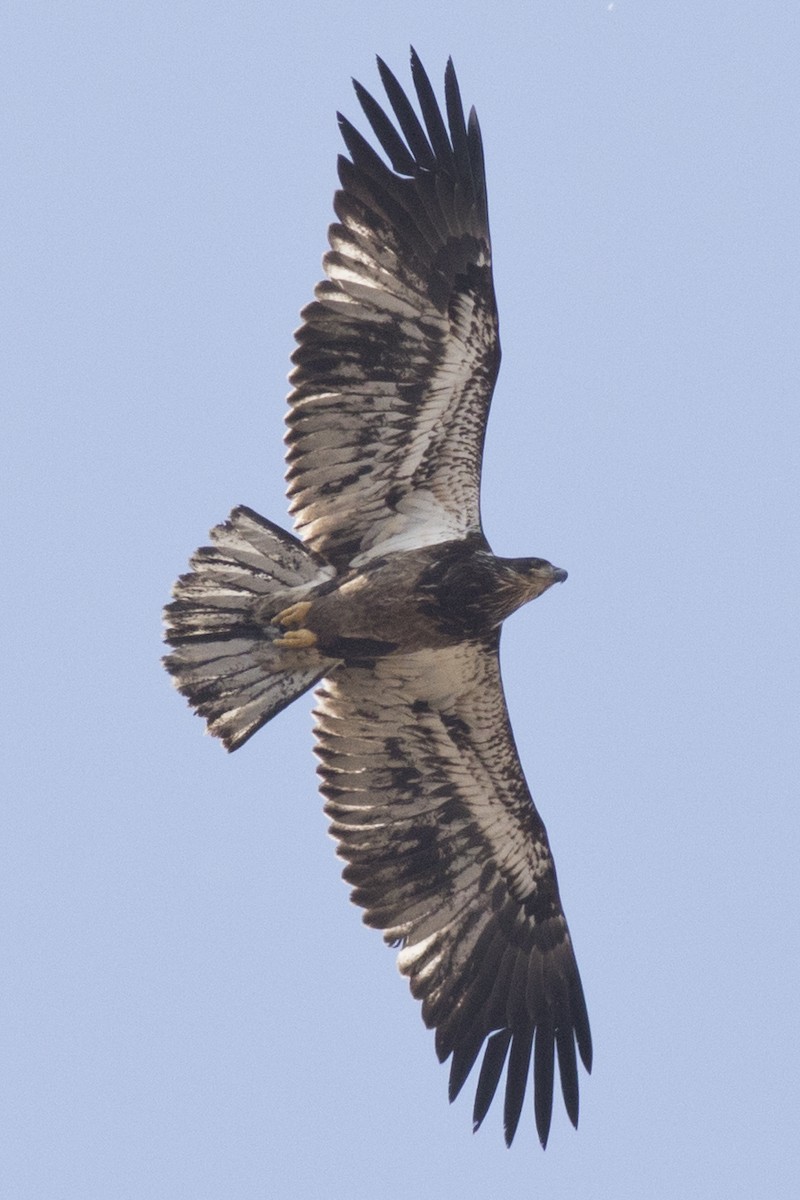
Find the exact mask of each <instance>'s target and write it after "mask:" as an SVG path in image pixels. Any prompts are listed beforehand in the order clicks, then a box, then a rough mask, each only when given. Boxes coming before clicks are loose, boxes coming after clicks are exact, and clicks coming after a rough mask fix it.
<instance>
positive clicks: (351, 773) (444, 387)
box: [165, 51, 592, 1145]
mask: <svg viewBox="0 0 800 1200" xmlns="http://www.w3.org/2000/svg"><path fill="white" fill-rule="evenodd" d="M378 66H379V71H380V76H381V80H382V82H383V85H384V88H385V90H386V93H387V96H388V99H389V104H390V106H391V109H392V112H393V117H390V116H388V115H387V114H386V112H385V111H384V110H383V109H382V108H381V107H380V106H379V105H378V103H377V102H376V101H375V100H374V99H373V98H372V96H370V95H369V93H367V92H366V91H365V90H364V89H363V88H362V87H361V86H360V85H359V84H356V85H355V87H356V92H357V95H358V98H359V101H360V103H361V105H362V107H363V109H364V112H365V114H366V116H367V119H368V120H369V123H370V125H371V127H372V130H373V132H374V134H375V136H376V138H377V140H378V142H379V143H380V146H381V148H382V150H383V152H384V154H385V156H386V159H387V160H388V165H387V162H386V161H384V159H383V158H382V157H380V156H379V154H378V153H377V152H376V151H375V150H374V149H373V148H372V147H371V146H370V145H369V143H368V142H367V141H366V140H365V139H364V138H363V137H362V136H361V134H359V133H358V132H357V131H356V129H355V128H354V127H353V126H352V125H351V124H350V123H349V122H348V121H346V120H345V119H344V118H343V117H341V116H340V117H339V124H340V128H341V130H342V134H343V137H344V140H345V143H346V146H347V149H348V152H349V158H344V157H342V158H340V160H339V177H340V180H341V190H340V191H338V192H337V193H336V198H335V202H334V203H335V209H336V215H337V217H338V221H337V223H336V224H334V225H332V226H331V229H330V234H329V238H330V245H331V249H330V251H329V252H328V253H327V254H326V256H325V259H324V266H325V271H326V275H327V279H326V280H325V282H323V283H321V284H319V285H318V287H317V289H316V299H315V300H314V301H313V302H312V303H311V304H310V305H308V307H307V308H306V309H305V310H304V312H303V314H302V315H303V325H302V326H301V328H300V330H299V331H298V333H297V335H296V336H297V341H298V348H297V350H296V351H295V354H294V359H293V361H294V363H295V368H294V371H293V373H292V377H291V378H292V383H293V387H294V390H293V391H292V393H291V396H290V398H289V404H290V411H289V416H288V418H287V420H288V425H289V431H288V434H287V439H286V440H287V444H288V452H287V461H288V464H289V466H288V474H287V479H288V494H289V498H290V502H291V512H292V513H293V515H294V519H295V524H296V529H297V532H298V535H299V539H298V538H295V537H293V536H292V535H290V534H288V533H285V532H284V531H283V530H281V529H280V528H278V527H277V526H274V525H272V524H271V523H270V522H268V521H266V520H265V519H264V518H262V517H259V516H258V514H256V513H254V512H252V510H250V509H248V508H244V507H239V508H237V509H234V510H233V512H232V513H231V514H230V516H229V518H228V520H227V521H226V522H224V523H223V524H222V525H219V526H217V527H216V528H215V529H214V530H212V532H211V538H212V544H211V546H208V547H205V548H203V549H201V550H198V551H197V552H196V554H195V555H194V557H193V558H192V561H191V567H192V569H191V571H190V572H189V573H187V574H186V575H183V576H181V578H180V579H179V581H178V583H177V584H176V585H175V589H174V599H173V601H172V603H171V604H170V605H169V606H168V607H167V610H166V619H167V639H168V641H169V642H170V643H171V646H172V651H171V653H170V654H169V655H168V656H167V658H166V659H165V663H166V665H167V668H168V669H169V670H170V672H171V673H172V674H173V676H174V677H175V682H176V684H177V686H178V687H179V688H180V690H181V691H182V692H183V693H184V694H185V695H186V696H188V698H189V700H190V701H191V703H192V704H193V705H194V707H195V708H196V709H197V711H198V712H199V713H200V715H201V716H203V717H205V718H206V720H207V721H208V726H209V729H210V731H211V732H212V733H214V734H216V735H217V736H219V737H220V738H222V740H223V741H224V743H225V745H226V746H227V747H228V748H229V749H236V748H237V747H238V746H240V745H241V744H242V743H243V742H244V741H246V740H247V739H248V738H249V737H250V736H252V734H253V733H254V732H255V731H256V730H257V729H258V728H260V727H261V725H263V724H264V723H265V722H266V721H268V720H269V719H270V718H271V717H273V716H274V715H275V714H276V713H277V712H279V711H280V709H281V708H283V707H285V705H286V704H288V703H290V702H291V700H293V699H294V698H295V697H296V696H298V695H300V694H301V693H302V692H304V691H305V690H307V689H308V688H309V687H311V686H313V685H314V684H316V683H320V681H322V682H321V684H320V687H319V689H318V692H317V709H316V714H315V715H316V718H317V725H316V730H315V733H316V738H317V753H318V755H319V757H320V760H321V765H320V768H319V771H320V775H321V777H322V792H323V794H324V796H325V799H326V804H325V809H326V812H327V813H328V815H329V816H330V817H331V821H332V824H331V831H332V833H333V834H334V836H335V837H336V838H337V839H338V842H339V853H340V854H341V855H342V857H343V858H344V859H346V861H347V866H346V868H345V871H344V876H345V879H346V880H347V881H348V882H349V883H351V884H352V885H353V888H354V890H353V899H354V900H355V902H356V903H357V904H360V905H361V906H362V907H363V908H364V909H365V915H364V919H365V921H366V922H367V923H368V924H369V925H372V926H375V927H377V928H379V929H381V930H383V932H384V937H385V939H386V940H387V941H388V942H389V943H391V944H392V945H396V946H399V947H400V953H399V966H400V969H401V971H402V972H403V973H404V974H405V975H407V976H408V978H409V981H410V985H411V990H412V992H413V994H414V995H415V996H416V997H417V998H418V999H419V1000H421V1002H422V1014H423V1018H424V1020H425V1022H426V1024H427V1025H428V1026H429V1027H431V1028H434V1029H435V1030H436V1052H437V1054H438V1056H439V1058H440V1060H442V1061H444V1060H445V1059H447V1058H449V1057H451V1058H452V1062H451V1068H450V1096H451V1099H452V1098H453V1097H454V1096H455V1095H456V1094H457V1093H458V1092H459V1090H460V1089H461V1087H462V1085H463V1084H464V1082H465V1080H466V1078H467V1076H468V1074H469V1072H470V1070H471V1069H472V1067H473V1065H474V1063H475V1061H476V1060H477V1058H478V1056H479V1055H480V1054H481V1052H483V1060H482V1066H481V1070H480V1075H479V1079H478V1084H477V1091H476V1098H475V1106H474V1114H473V1115H474V1126H475V1128H477V1127H478V1126H479V1125H480V1123H481V1122H482V1120H483V1118H484V1116H485V1114H486V1111H487V1109H488V1107H489V1104H490V1103H491V1100H492V1098H493V1096H494V1094H495V1091H496V1088H497V1085H498V1083H499V1080H500V1078H501V1076H502V1073H503V1069H504V1067H505V1069H506V1082H505V1104H504V1126H505V1135H506V1141H507V1142H508V1143H509V1144H510V1142H511V1140H512V1138H513V1136H514V1133H515V1131H516V1128H517V1124H518V1121H519V1118H520V1113H521V1109H522V1104H523V1099H524V1095H525V1090H526V1082H527V1079H528V1077H529V1075H530V1074H531V1070H532V1075H533V1081H534V1111H535V1119H536V1126H537V1129H538V1133H539V1137H540V1140H541V1142H542V1144H543V1145H544V1144H545V1143H546V1141H547V1136H548V1132H549V1128H550V1118H551V1111H552V1097H553V1084H554V1074H555V1060H556V1058H557V1060H558V1066H559V1073H560V1078H561V1089H562V1093H563V1096H564V1101H565V1105H566V1108H567V1112H568V1114H569V1117H570V1119H571V1120H572V1122H573V1123H574V1124H577V1120H578V1074H577V1056H576V1047H577V1051H578V1053H579V1055H580V1057H581V1059H582V1061H583V1063H584V1065H585V1066H586V1069H587V1070H589V1069H590V1067H591V1054H592V1051H591V1036H590V1032H589V1022H588V1017H587V1014H586V1006H585V1003H584V998H583V991H582V987H581V982H580V977H579V974H578V968H577V965H576V962H575V956H574V953H573V948H572V941H571V938H570V934H569V930H568V928H567V924H566V920H565V918H564V913H563V909H562V907H561V901H560V898H559V892H558V885H557V882H556V874H555V867H554V865H553V859H552V855H551V853H550V848H549V844H548V840H547V834H546V832H545V828H544V825H543V824H542V821H541V818H540V817H539V814H538V812H537V811H536V808H535V806H534V804H533V801H532V799H531V796H530V793H529V791H528V788H527V785H526V783H525V779H524V776H523V773H522V769H521V766H520V762H519V758H518V755H517V751H516V747H515V744H514V738H513V734H512V731H511V727H510V724H509V720H508V714H507V711H506V705H505V700H504V696H503V688H502V682H501V678H500V665H499V641H500V628H501V624H502V621H503V620H504V618H505V617H506V616H508V615H509V613H511V612H513V611H514V609H516V608H518V607H519V606H520V605H521V604H523V603H525V602H526V601H528V600H530V599H533V598H534V597H535V596H537V595H539V594H541V592H543V591H544V590H545V589H546V588H548V587H549V586H551V584H553V583H555V582H558V581H560V580H562V579H564V578H566V573H565V572H563V571H559V570H558V569H557V568H554V567H552V566H551V565H550V564H549V563H547V562H545V561H544V560H542V559H538V558H527V559H498V558H496V557H495V556H494V555H493V554H492V552H491V550H490V549H489V546H488V543H487V542H486V539H485V537H484V535H483V531H482V527H481V521H480V495H479V491H480V471H481V457H482V451H483V440H484V432H485V428H486V419H487V414H488V409H489V404H490V400H491V395H492V389H493V386H494V382H495V378H496V375H497V370H498V366H499V361H500V347H499V340H498V332H497V313H496V307H495V299H494V289H493V284H492V269H491V247H490V240H489V224H488V213H487V203H486V183H485V176H484V163H483V151H482V146H481V136H480V131H479V127H478V121H477V118H476V116H475V112H474V110H472V111H471V113H470V115H469V119H468V121H465V119H464V114H463V109H462V105H461V98H460V95H459V90H458V84H457V82H456V76H455V72H454V70H453V66H452V63H451V62H449V63H448V65H447V71H446V74H445V115H444V116H443V115H442V113H441V111H440V109H439V106H438V104H437V102H436V99H435V96H434V93H433V89H432V88H431V85H430V82H429V80H428V78H427V76H426V74H425V72H424V70H423V68H422V65H421V63H420V61H419V59H418V58H417V56H416V55H415V54H414V53H413V51H412V58H411V69H412V76H413V81H414V87H415V91H416V95H417V100H418V102H419V108H420V112H421V114H422V120H421V121H420V119H419V117H418V116H417V114H416V112H415V110H414V108H413V106H412V105H411V103H410V101H409V100H408V98H407V97H406V95H405V93H404V92H403V90H402V88H401V87H400V85H399V83H398V82H397V80H396V78H395V77H394V75H393V74H392V73H391V72H390V71H389V69H388V68H387V67H386V66H385V64H384V63H382V62H381V61H380V60H378ZM531 1063H532V1067H531Z"/></svg>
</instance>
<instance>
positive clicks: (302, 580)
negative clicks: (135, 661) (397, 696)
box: [164, 507, 335, 750]
mask: <svg viewBox="0 0 800 1200" xmlns="http://www.w3.org/2000/svg"><path fill="white" fill-rule="evenodd" d="M211 541H212V543H213V544H212V545H211V546H203V547H202V548H201V549H200V550H197V551H196V552H195V554H194V555H193V556H192V559H191V562H190V566H191V568H192V569H191V571H189V573H188V574H186V575H181V577H180V579H179V580H178V582H177V583H176V584H175V586H174V588H173V592H172V594H173V600H172V603H171V604H168V605H167V607H166V609H165V610H164V618H165V621H166V634H165V640H166V641H167V642H169V643H170V645H171V646H172V647H173V649H172V652H171V653H170V654H168V655H166V657H165V658H164V665H165V667H166V668H167V670H168V671H169V672H170V674H171V675H172V676H173V678H174V681H175V686H176V687H177V688H178V690H179V691H180V692H182V693H183V695H184V696H186V697H187V698H188V700H189V702H190V704H191V705H192V706H193V707H194V708H195V709H196V710H197V713H198V715H199V716H201V717H204V718H205V719H206V721H207V722H208V729H209V732H210V733H213V734H214V735H215V736H216V737H218V738H221V739H222V741H223V743H224V744H225V746H226V747H227V749H228V750H236V749H238V747H239V746H241V745H242V744H243V743H244V742H246V741H247V739H248V738H249V737H251V736H252V734H254V733H255V732H256V730H257V729H260V728H261V726H262V725H263V724H264V723H265V722H266V721H269V719H270V717H274V716H275V714H276V713H278V712H280V710H281V709H282V708H285V707H286V705H287V704H289V703H291V701H292V700H294V699H295V698H296V697H297V696H300V695H302V693H303V692H305V691H307V690H308V688H310V687H313V685H314V684H315V683H316V682H317V681H318V680H319V679H321V678H322V676H323V675H325V674H326V673H327V672H330V670H331V669H332V667H333V666H334V665H335V664H334V663H333V662H332V661H331V659H330V658H325V657H324V656H323V655H321V654H320V652H319V651H318V650H316V649H315V648H314V647H313V646H312V647H302V646H301V647H299V648H295V647H289V646H285V645H283V646H282V645H279V644H276V642H277V641H278V640H279V639H280V638H281V636H282V635H281V630H280V628H279V627H278V626H276V625H273V624H272V623H271V622H272V618H273V617H274V616H275V615H276V614H277V613H279V612H281V611H282V610H283V609H285V608H286V607H288V606H289V605H291V604H293V603H295V602H296V601H298V600H302V599H303V597H304V596H306V595H307V594H308V592H310V591H312V590H314V588H315V587H317V586H318V585H319V584H320V583H323V582H324V581H325V580H326V579H330V578H332V577H333V575H334V574H335V572H334V569H333V567H331V566H329V565H328V564H327V563H325V562H324V561H323V560H322V559H320V558H318V557H317V556H316V555H314V554H312V553H311V551H310V550H307V549H306V547H305V546H304V545H303V544H302V542H299V541H298V540H297V538H295V537H292V535H291V534H290V533H286V532H285V531H284V530H283V529H280V528H279V527H278V526H277V525H273V524H272V523H271V522H270V521H267V520H265V519H264V518H263V517H260V516H259V515H258V513H255V512H253V511H252V509H249V508H244V507H239V508H235V509H234V510H233V512H232V513H231V514H230V516H229V517H228V519H227V521H225V522H224V523H223V524H222V525H217V526H215V527H214V529H212V530H211Z"/></svg>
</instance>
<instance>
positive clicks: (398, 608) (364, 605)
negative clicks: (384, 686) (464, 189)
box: [304, 571, 461, 659]
mask: <svg viewBox="0 0 800 1200" xmlns="http://www.w3.org/2000/svg"><path fill="white" fill-rule="evenodd" d="M415 581H416V579H415V578H414V580H413V581H412V580H409V579H408V578H407V577H405V578H404V577H403V576H402V575H401V574H398V572H396V571H386V572H382V571H375V572H370V573H368V574H363V575H356V576H355V577H354V578H351V579H348V580H347V581H346V582H344V583H343V584H342V585H341V586H340V587H339V588H337V589H336V590H335V591H331V592H328V593H327V594H326V595H322V596H319V597H318V598H317V599H315V600H314V602H313V603H312V605H311V609H310V610H309V613H308V615H307V617H306V620H305V622H304V623H305V625H306V627H307V628H308V629H310V630H311V631H312V632H313V633H314V634H316V638H317V645H318V646H319V649H320V650H322V651H323V653H325V654H330V655H331V657H333V658H344V659H352V658H364V657H369V658H373V657H382V656H384V655H387V654H396V653H410V652H411V651H414V650H424V649H430V648H436V647H439V646H447V645H452V644H454V643H455V642H458V641H460V640H461V638H459V637H458V636H457V635H455V636H454V634H453V633H447V632H445V631H444V630H442V629H441V628H440V625H439V622H438V621H437V620H436V619H435V617H433V616H432V615H431V614H430V613H429V612H427V611H426V606H425V604H424V602H421V599H420V597H419V595H418V594H417V593H416V592H415V590H414V588H413V586H410V585H411V584H412V582H415Z"/></svg>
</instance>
